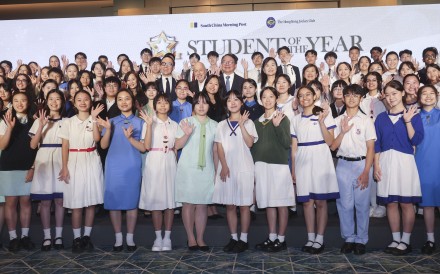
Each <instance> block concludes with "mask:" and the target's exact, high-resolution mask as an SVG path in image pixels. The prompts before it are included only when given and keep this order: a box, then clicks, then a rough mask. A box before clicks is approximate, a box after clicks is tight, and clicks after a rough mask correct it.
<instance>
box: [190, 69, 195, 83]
mask: <svg viewBox="0 0 440 274" xmlns="http://www.w3.org/2000/svg"><path fill="white" fill-rule="evenodd" d="M191 73H192V80H193V81H194V80H196V76H195V75H194V70H191Z"/></svg>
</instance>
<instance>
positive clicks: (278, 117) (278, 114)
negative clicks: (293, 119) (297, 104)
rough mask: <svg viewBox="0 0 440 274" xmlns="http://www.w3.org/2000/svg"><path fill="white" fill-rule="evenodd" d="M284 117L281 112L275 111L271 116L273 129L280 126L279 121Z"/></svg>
mask: <svg viewBox="0 0 440 274" xmlns="http://www.w3.org/2000/svg"><path fill="white" fill-rule="evenodd" d="M284 117H286V115H285V114H284V113H283V112H281V111H278V110H277V111H275V114H274V115H273V118H272V123H273V125H274V126H275V127H278V126H279V125H280V124H281V121H282V120H283V118H284Z"/></svg>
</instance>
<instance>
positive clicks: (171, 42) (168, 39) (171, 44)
mask: <svg viewBox="0 0 440 274" xmlns="http://www.w3.org/2000/svg"><path fill="white" fill-rule="evenodd" d="M177 43H178V42H177V41H176V37H174V36H167V35H166V33H165V32H163V31H162V32H161V33H160V34H159V35H157V36H154V37H151V38H150V42H147V44H149V45H150V47H151V49H152V50H153V55H154V56H157V57H163V56H164V55H165V54H167V53H172V54H174V53H175V47H176V45H177Z"/></svg>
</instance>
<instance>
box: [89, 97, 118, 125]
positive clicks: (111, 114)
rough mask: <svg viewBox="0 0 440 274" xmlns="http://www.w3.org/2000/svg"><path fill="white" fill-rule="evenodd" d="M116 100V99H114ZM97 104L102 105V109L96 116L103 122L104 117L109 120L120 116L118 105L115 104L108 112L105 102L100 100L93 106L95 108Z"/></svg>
mask: <svg viewBox="0 0 440 274" xmlns="http://www.w3.org/2000/svg"><path fill="white" fill-rule="evenodd" d="M115 100H116V98H115ZM98 104H102V105H104V109H103V110H102V111H101V113H99V114H98V116H99V117H101V118H102V119H104V120H105V118H106V117H108V119H109V120H110V119H111V118H113V117H116V116H118V115H120V114H121V111H120V110H119V108H118V104H117V103H116V102H115V103H114V104H113V105H112V106H111V107H110V108H109V110H107V100H106V99H102V100H101V101H99V102H95V103H94V104H93V105H94V106H95V107H96V106H97V105H98Z"/></svg>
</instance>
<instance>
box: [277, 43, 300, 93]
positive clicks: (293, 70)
mask: <svg viewBox="0 0 440 274" xmlns="http://www.w3.org/2000/svg"><path fill="white" fill-rule="evenodd" d="M277 54H278V56H279V58H280V60H281V65H279V66H278V68H277V75H280V74H283V73H284V74H287V75H289V77H290V80H291V82H292V88H291V89H290V90H291V91H293V92H294V91H295V90H296V89H297V88H299V87H300V86H301V75H300V73H299V68H298V67H297V66H294V65H291V64H290V59H292V56H293V55H292V54H291V53H290V49H289V48H288V47H286V46H284V47H281V48H279V49H278V50H277ZM284 68H285V71H284ZM293 78H295V79H293ZM292 80H294V81H292ZM292 95H293V94H292Z"/></svg>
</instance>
